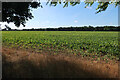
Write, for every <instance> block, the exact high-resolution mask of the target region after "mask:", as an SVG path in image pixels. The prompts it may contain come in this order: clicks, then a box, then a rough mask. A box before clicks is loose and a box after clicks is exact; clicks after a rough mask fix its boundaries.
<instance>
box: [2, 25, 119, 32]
mask: <svg viewBox="0 0 120 80" xmlns="http://www.w3.org/2000/svg"><path fill="white" fill-rule="evenodd" d="M2 31H120V28H119V27H118V26H97V27H93V26H83V27H72V26H71V27H59V28H38V29H35V28H32V29H22V30H18V29H11V28H10V27H8V26H6V28H4V29H2Z"/></svg>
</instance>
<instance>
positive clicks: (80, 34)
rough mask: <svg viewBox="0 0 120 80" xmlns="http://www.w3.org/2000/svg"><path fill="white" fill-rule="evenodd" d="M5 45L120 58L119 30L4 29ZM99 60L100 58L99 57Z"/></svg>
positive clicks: (3, 38)
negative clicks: (119, 45)
mask: <svg viewBox="0 0 120 80" xmlns="http://www.w3.org/2000/svg"><path fill="white" fill-rule="evenodd" d="M2 42H3V45H8V46H9V47H11V46H12V47H19V48H24V49H29V48H32V49H35V50H39V49H40V50H42V49H46V50H53V51H55V54H57V53H58V52H59V50H62V51H64V50H70V53H74V54H75V55H79V54H81V55H83V56H90V55H92V57H93V58H95V57H96V56H97V57H101V56H104V57H103V58H107V57H108V58H110V59H115V56H116V59H117V60H119V55H120V53H119V49H118V32H102V31H101V32H99V31H98V32H96V31H95V32H92V31H29V32H28V31H22V32H21V31H3V32H2ZM98 60H99V59H98Z"/></svg>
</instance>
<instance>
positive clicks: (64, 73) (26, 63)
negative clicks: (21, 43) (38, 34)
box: [2, 55, 99, 78]
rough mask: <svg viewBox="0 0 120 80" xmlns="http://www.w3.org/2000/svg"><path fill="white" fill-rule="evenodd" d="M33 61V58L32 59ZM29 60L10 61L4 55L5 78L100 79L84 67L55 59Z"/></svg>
mask: <svg viewBox="0 0 120 80" xmlns="http://www.w3.org/2000/svg"><path fill="white" fill-rule="evenodd" d="M30 59H31V58H30ZM30 59H28V58H24V59H19V60H17V61H9V59H7V57H6V56H4V55H3V73H2V74H3V75H2V76H3V78H93V77H97V78H98V77H99V76H97V74H95V73H94V71H93V72H87V71H85V70H84V69H83V66H82V65H78V64H76V63H74V62H72V61H71V62H70V61H66V60H64V59H55V58H53V57H49V58H48V57H47V58H42V59H44V60H42V59H41V61H40V60H39V59H38V60H37V59H35V60H36V62H35V60H30Z"/></svg>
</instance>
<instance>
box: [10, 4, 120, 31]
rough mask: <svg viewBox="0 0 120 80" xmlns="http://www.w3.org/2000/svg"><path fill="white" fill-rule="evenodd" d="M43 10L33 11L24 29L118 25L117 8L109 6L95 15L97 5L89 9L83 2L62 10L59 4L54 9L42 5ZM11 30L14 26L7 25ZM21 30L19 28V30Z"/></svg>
mask: <svg viewBox="0 0 120 80" xmlns="http://www.w3.org/2000/svg"><path fill="white" fill-rule="evenodd" d="M42 5H43V8H38V9H33V11H32V13H33V16H34V18H33V19H32V20H29V21H27V23H26V27H25V28H57V27H66V26H75V27H76V26H77V27H79V26H84V25H85V26H88V25H92V26H104V25H118V7H117V8H115V7H114V5H110V6H109V7H108V8H107V10H106V11H103V12H101V13H98V14H95V12H96V8H97V5H98V4H97V3H94V4H93V5H92V6H91V7H87V8H84V7H85V4H84V2H81V4H79V5H76V6H74V7H73V6H71V5H69V6H68V7H66V8H63V5H62V4H61V5H60V4H59V5H57V6H56V7H53V6H49V5H46V3H45V2H43V3H42ZM9 26H11V27H12V28H16V27H15V26H14V24H12V23H11V24H9ZM21 28H23V27H22V26H20V29H21Z"/></svg>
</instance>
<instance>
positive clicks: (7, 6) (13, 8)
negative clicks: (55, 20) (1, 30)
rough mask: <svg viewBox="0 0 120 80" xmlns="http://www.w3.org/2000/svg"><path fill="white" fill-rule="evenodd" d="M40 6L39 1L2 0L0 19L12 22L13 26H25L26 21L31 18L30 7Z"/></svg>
mask: <svg viewBox="0 0 120 80" xmlns="http://www.w3.org/2000/svg"><path fill="white" fill-rule="evenodd" d="M38 7H42V6H41V4H40V2H3V3H2V21H3V22H7V23H10V22H13V23H14V24H15V26H17V27H19V26H20V24H22V25H23V26H25V23H26V21H28V20H29V19H32V18H33V15H32V13H31V11H32V8H38Z"/></svg>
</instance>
